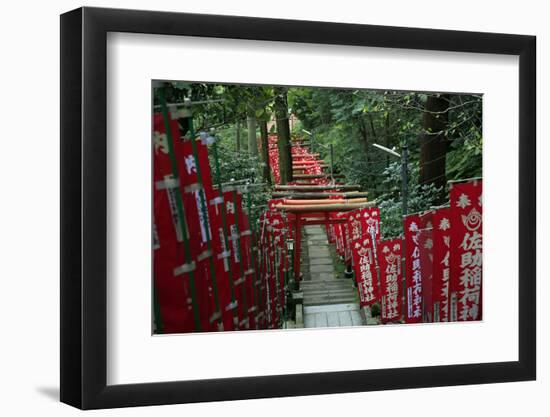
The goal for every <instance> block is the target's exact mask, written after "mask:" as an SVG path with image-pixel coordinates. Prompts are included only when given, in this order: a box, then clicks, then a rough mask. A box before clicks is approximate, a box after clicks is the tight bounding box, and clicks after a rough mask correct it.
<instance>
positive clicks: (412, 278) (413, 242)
mask: <svg viewBox="0 0 550 417" xmlns="http://www.w3.org/2000/svg"><path fill="white" fill-rule="evenodd" d="M403 229H404V232H405V274H406V287H407V292H406V306H407V308H406V312H405V313H406V314H405V322H406V323H421V322H422V273H421V270H420V247H419V237H420V216H419V215H418V214H411V215H408V216H405V218H404V220H403Z"/></svg>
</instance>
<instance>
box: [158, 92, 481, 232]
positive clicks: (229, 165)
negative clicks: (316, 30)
mask: <svg viewBox="0 0 550 417" xmlns="http://www.w3.org/2000/svg"><path fill="white" fill-rule="evenodd" d="M276 91H278V90H277V89H275V88H274V87H272V86H243V85H228V84H206V83H192V84H191V83H185V82H171V83H168V85H167V94H166V96H167V100H168V102H169V103H170V102H172V103H179V102H183V100H184V98H186V97H188V98H190V99H191V100H192V101H194V102H195V103H196V102H202V103H201V104H197V105H194V106H193V107H192V108H193V111H194V115H195V116H194V125H195V128H196V130H197V131H199V130H204V129H209V128H210V127H215V128H217V129H218V137H219V138H221V140H220V142H219V145H218V146H219V155H220V163H221V174H222V181H224V182H226V181H229V180H231V179H235V180H239V179H245V178H248V179H250V181H251V182H252V183H254V182H260V181H261V178H262V176H261V173H262V170H261V168H262V167H261V161H259V160H258V159H256V158H252V157H250V156H249V155H248V153H247V152H246V150H247V140H246V137H247V131H246V123H245V120H246V117H247V115H248V116H250V115H252V116H254V117H256V118H257V119H260V120H266V121H269V120H271V121H273V118H274V115H273V113H274V110H273V108H274V101H275V100H274V99H275V93H276ZM286 92H287V96H288V106H289V110H290V112H291V113H292V114H293V115H294V116H295V117H296V118H297V120H298V121H297V122H296V123H295V124H294V126H293V131H292V135H293V136H304V135H306V134H305V133H304V132H303V129H305V130H308V131H310V132H312V134H313V135H312V143H313V145H312V146H313V150H314V152H319V153H320V154H321V157H322V158H323V159H324V160H325V161H326V162H327V163H330V162H331V149H332V154H333V155H334V159H333V162H334V169H335V172H338V173H342V174H344V175H345V177H346V182H347V183H352V184H359V185H361V187H362V189H364V190H366V191H368V192H369V196H370V199H371V200H373V199H375V200H377V201H378V203H379V206H380V209H381V212H382V222H383V223H382V234H383V236H384V237H392V236H398V235H400V234H401V233H402V207H401V199H402V197H401V171H400V170H401V163H400V160H399V158H396V157H394V156H391V155H389V154H387V153H385V152H383V151H381V150H379V149H377V148H375V147H374V146H372V145H373V144H374V143H377V144H380V145H383V146H385V147H388V148H394V149H395V150H396V151H397V152H398V153H400V152H401V147H402V145H404V144H406V145H407V147H408V152H409V173H408V178H409V181H408V190H409V198H408V211H409V212H410V213H413V212H419V211H424V210H427V209H429V208H430V207H431V206H433V205H434V204H437V203H441V195H442V194H443V195H444V192H445V191H446V190H441V189H437V188H435V187H434V186H433V185H431V184H429V183H427V184H420V183H419V168H420V164H427V163H431V162H432V161H421V155H420V142H421V139H422V138H426V137H427V138H430V137H436V136H437V137H441V138H443V139H442V140H444V141H445V142H446V143H447V145H446V146H447V152H446V169H445V173H444V176H445V178H446V179H447V180H457V179H461V178H469V177H478V176H481V175H482V147H483V137H482V100H481V96H478V95H471V94H446V95H445V96H442V95H440V94H437V93H417V92H402V91H374V90H357V89H355V90H354V89H334V88H309V87H289V88H286ZM430 94H434V95H437V96H438V97H440V98H441V97H445V99H446V100H448V108H446V109H445V110H444V111H443V112H441V115H443V114H444V115H445V119H446V120H447V119H448V122H447V123H446V124H445V126H446V127H445V130H443V131H441V132H432V131H424V130H423V116H424V115H425V113H426V111H427V110H426V108H425V104H426V101H427V99H428V97H429V96H430ZM155 97H156V93H155ZM447 97H448V98H447ZM155 100H156V98H155ZM435 117H436V118H438V117H440V114H439V113H438V114H435ZM237 122H240V138H241V140H240V143H241V148H240V152H237V148H236V141H237V140H236V138H237V128H236V125H237ZM271 129H272V130H271V132H270V133H274V131H273V129H274V126H272V127H271ZM424 166H425V165H424ZM267 196H268V194H267V192H266V190H263V191H261V192H254V194H253V197H254V203H255V204H256V205H263V204H265V200H266V199H267Z"/></svg>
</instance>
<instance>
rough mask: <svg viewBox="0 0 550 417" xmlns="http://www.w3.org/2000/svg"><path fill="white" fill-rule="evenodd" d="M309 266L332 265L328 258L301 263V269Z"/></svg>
mask: <svg viewBox="0 0 550 417" xmlns="http://www.w3.org/2000/svg"><path fill="white" fill-rule="evenodd" d="M311 265H332V259H330V258H312V259H309V262H303V263H302V267H305V266H311Z"/></svg>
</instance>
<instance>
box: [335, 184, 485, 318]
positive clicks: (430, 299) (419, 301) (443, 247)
mask: <svg viewBox="0 0 550 417" xmlns="http://www.w3.org/2000/svg"><path fill="white" fill-rule="evenodd" d="M333 216H335V217H340V218H343V217H345V218H347V222H345V223H340V224H334V225H330V226H328V227H327V233H328V238H329V242H331V243H333V244H335V246H336V250H337V252H338V254H339V255H340V256H341V257H342V258H343V259H344V260H345V262H346V263H347V264H350V263H351V264H352V265H353V270H354V275H355V279H356V283H357V287H358V292H359V300H360V305H361V307H367V306H372V305H373V304H375V303H379V304H380V311H381V321H382V323H391V322H405V323H427V322H428V323H429V322H446V321H471V320H481V318H482V314H481V312H482V302H481V300H482V181H481V180H471V181H464V182H455V183H452V184H451V186H450V205H449V207H443V208H439V209H435V210H430V211H428V212H426V213H423V214H411V215H408V216H405V217H404V219H403V228H404V238H395V239H385V240H380V212H379V210H378V208H376V207H374V208H362V209H357V210H354V211H351V212H348V213H336V214H333Z"/></svg>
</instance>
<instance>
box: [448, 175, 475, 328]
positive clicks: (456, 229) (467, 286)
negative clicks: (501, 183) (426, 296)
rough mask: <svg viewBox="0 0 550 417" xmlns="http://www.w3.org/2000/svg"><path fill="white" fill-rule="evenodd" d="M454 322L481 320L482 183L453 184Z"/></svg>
mask: <svg viewBox="0 0 550 417" xmlns="http://www.w3.org/2000/svg"><path fill="white" fill-rule="evenodd" d="M450 201H451V225H452V228H451V280H450V294H451V320H453V321H454V320H458V321H470V320H481V317H482V314H481V310H482V308H481V307H482V303H481V298H482V268H483V264H482V260H483V259H482V258H483V231H482V229H483V224H482V223H483V219H482V182H481V180H473V181H468V182H462V183H452V184H451V188H450Z"/></svg>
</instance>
